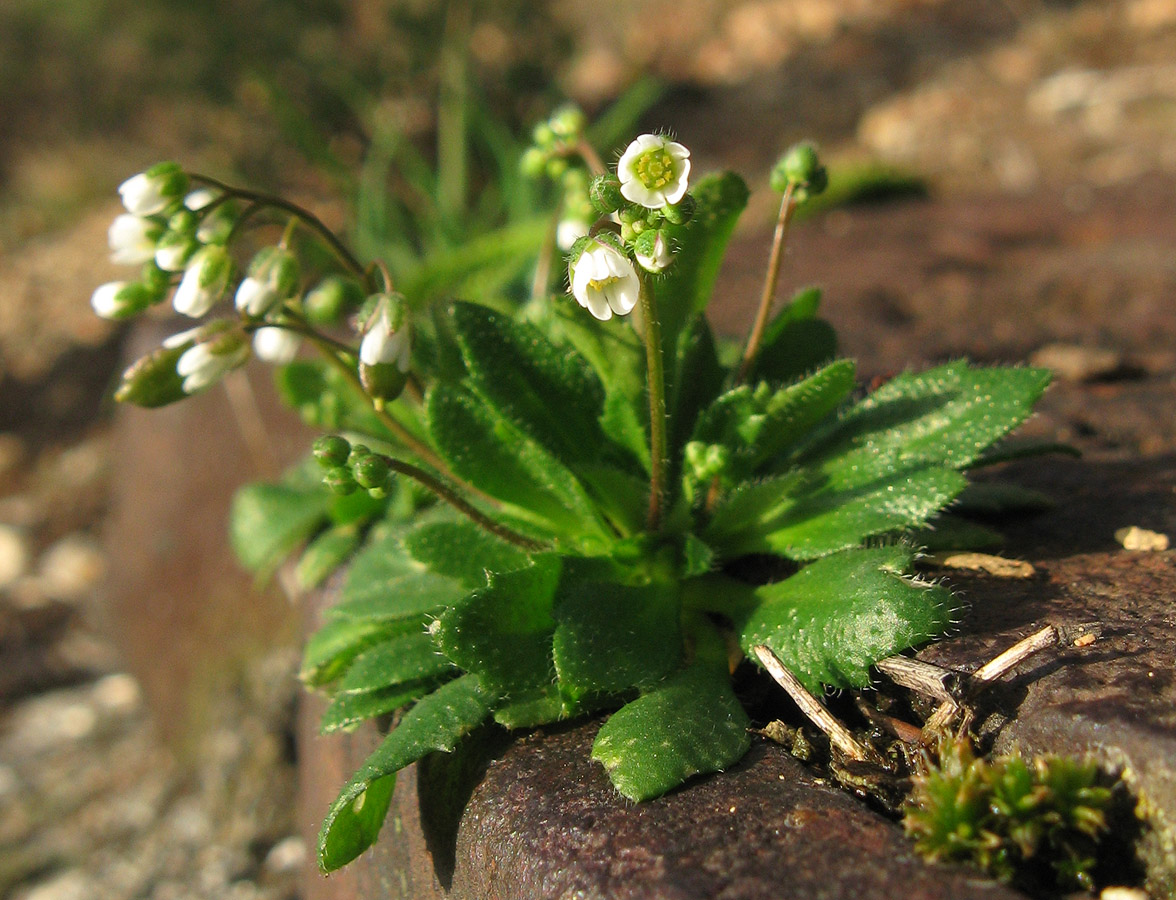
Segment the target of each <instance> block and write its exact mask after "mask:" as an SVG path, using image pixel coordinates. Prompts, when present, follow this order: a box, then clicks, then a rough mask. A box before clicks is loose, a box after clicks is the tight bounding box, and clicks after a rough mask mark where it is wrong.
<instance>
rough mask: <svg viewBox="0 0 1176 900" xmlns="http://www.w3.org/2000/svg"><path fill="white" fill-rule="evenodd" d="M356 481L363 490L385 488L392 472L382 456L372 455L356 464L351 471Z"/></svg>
mask: <svg viewBox="0 0 1176 900" xmlns="http://www.w3.org/2000/svg"><path fill="white" fill-rule="evenodd" d="M351 471H352V474H353V475H354V477H355V481H356V483H357V484H359V486H360V487H362V488H367V489H369V490H370V489H372V488H385V487H387V485H388V477H389V476H390V475H391V474H392V470H391V469H390V468H389V467H388V463H387V462H386V461H385V460H384V458H383V457H382V456H377V455H376V454H375V453H370V454H368V455H367V456H365V457H364V458H363V459H361V460H359V461H358V462H356V463H355V465H354V466H353V467H352V469H351Z"/></svg>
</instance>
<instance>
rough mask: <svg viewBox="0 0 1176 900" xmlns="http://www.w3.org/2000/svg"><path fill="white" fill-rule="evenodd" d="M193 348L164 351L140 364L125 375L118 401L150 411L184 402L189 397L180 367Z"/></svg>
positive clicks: (147, 356) (147, 357)
mask: <svg viewBox="0 0 1176 900" xmlns="http://www.w3.org/2000/svg"><path fill="white" fill-rule="evenodd" d="M190 348H191V344H183V345H181V346H179V347H171V348H168V347H160V348H158V349H157V350H154V351H152V352H151V353H148V354H147V355H146V356H144V357H141V358H140V359H138V360H136V361H135V362H134V363H133V364H132V365H131V366H130V368H128V369H127V370H126V371H125V372H123V374H122V379H121V380H120V383H119V386H118V388H117V389H116V390H115V392H114V399H115V400H117V401H118V402H119V403H133V404H134V405H135V406H142V407H145V408H147V409H155V408H157V407H160V406H167V405H168V404H169V403H175V402H176V401H177V400H183V399H184V398H185V397H186V396H188V395H187V394H185V393H184V379H183V378H182V377H181V376H180V374H179V373H178V372H177V371H176V363H178V362H179V361H180V357H181V356H183V355H184V353H185V352H187V351H188V350H189V349H190Z"/></svg>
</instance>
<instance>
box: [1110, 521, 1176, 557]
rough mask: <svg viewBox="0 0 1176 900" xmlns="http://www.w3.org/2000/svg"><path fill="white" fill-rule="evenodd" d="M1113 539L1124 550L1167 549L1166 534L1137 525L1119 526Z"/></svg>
mask: <svg viewBox="0 0 1176 900" xmlns="http://www.w3.org/2000/svg"><path fill="white" fill-rule="evenodd" d="M1115 540H1116V541H1118V542H1119V543H1120V544H1122V545H1123V549H1124V550H1153V551H1154V550H1167V549H1168V544H1169V541H1168V535H1166V534H1161V533H1160V532H1158V531H1150V530H1148V529H1147V528H1140V527H1139V526H1137V525H1132V526H1131V527H1130V528H1120V529H1119V530H1118V531H1116V532H1115Z"/></svg>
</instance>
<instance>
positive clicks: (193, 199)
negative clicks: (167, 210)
mask: <svg viewBox="0 0 1176 900" xmlns="http://www.w3.org/2000/svg"><path fill="white" fill-rule="evenodd" d="M219 196H220V194H219V193H217V192H216V191H214V190H213V189H212V188H206V187H201V188H196V190H194V191H192V192H190V193H189V194H188V195H187V196H186V197H185V198H184V206H185V207H187V208H188V209H190V210H192V211H193V212H200V211H201V210H203V209H204V208H205V207H206V206H208V205H209V204H210V203H212V201H213V200H215V199H216V198H217V197H219Z"/></svg>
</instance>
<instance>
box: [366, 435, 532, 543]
mask: <svg viewBox="0 0 1176 900" xmlns="http://www.w3.org/2000/svg"><path fill="white" fill-rule="evenodd" d="M383 460H384V462H386V463H387V464H388V468H390V469H391V470H392V471H393V472H398V473H400V474H401V475H405V476H407V477H409V478H411V479H413V480H414V481H416V482H417V483H419V484H421V485H423V486H424V487H426V488H427V489H428V490H430V491H432V492H433V493H434V494H436V495H437V496H438V497H440V498H441V499H442V500H444V501H445V502H446V503H448V504H449V505H450V506H452V507H453V508H454V509H456V510H457V511H458V512H459V513H461V514H462V515H464V516H466V517H467V518H468V519H470V520H471V521H472V522H473V523H474V524H475V525H478V526H480V527H481V528H484V529H486V530H487V531H489V532H490V533H491V534H493V535H494V536H496V537H500V538H502V539H503V540H504V541H508V542H509V543H512V544H514V545H515V546H517V547H522V548H523V549H524V550H542V549H544V548H545V547H546V546H547V544H544V543H543V542H542V541H536V540H533V539H532V538H529V537H526V536H525V535H522V534H519V533H518V532H517V531H514V530H512V529H510V528H507V527H506V526H505V525H503V524H501V523H500V522H495V521H494V520H493V519H491V518H490V517H489V516H487V515H485V514H483V513H482V512H481V511H480V510H478V509H477V507H475V506H472V505H470V504H469V503H467V502H466V501H465V500H463V499H462V498H461V497H460V496H459V495H458V494H457V493H456V492H454V491H453V490H451V489H450V488H449V486H448V485H446V484H445V483H444V482H443V481H441V480H440V479H438V478H435V477H434V476H433V475H431V474H430V473H428V472H426V471H425V470H424V469H421V468H419V467H417V466H414V465H412V463H406V462H401V461H400V460H398V459H392V458H390V457H387V456H385V457H383Z"/></svg>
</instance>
